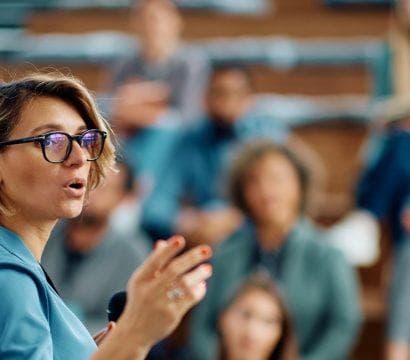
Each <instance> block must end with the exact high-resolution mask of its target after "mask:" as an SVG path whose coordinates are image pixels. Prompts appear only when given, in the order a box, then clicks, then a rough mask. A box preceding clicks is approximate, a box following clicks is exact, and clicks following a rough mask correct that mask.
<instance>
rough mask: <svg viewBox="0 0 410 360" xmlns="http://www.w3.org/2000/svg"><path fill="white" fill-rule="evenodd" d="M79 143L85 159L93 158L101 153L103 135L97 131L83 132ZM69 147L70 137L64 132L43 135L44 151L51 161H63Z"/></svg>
mask: <svg viewBox="0 0 410 360" xmlns="http://www.w3.org/2000/svg"><path fill="white" fill-rule="evenodd" d="M79 144H80V146H81V148H82V149H83V151H84V152H85V155H86V158H87V160H95V159H96V158H98V156H99V155H100V153H101V150H102V144H103V136H102V134H101V133H99V132H97V131H88V132H86V133H84V134H83V135H82V136H81V138H80V141H79ZM70 148H71V139H70V138H69V137H68V136H67V134H64V133H51V134H48V135H47V136H46V137H45V140H44V152H45V155H46V157H47V160H49V161H51V162H61V161H64V160H65V159H66V158H67V156H68V152H69V151H70Z"/></svg>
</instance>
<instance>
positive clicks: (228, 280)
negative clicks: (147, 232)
mask: <svg viewBox="0 0 410 360" xmlns="http://www.w3.org/2000/svg"><path fill="white" fill-rule="evenodd" d="M230 193H231V197H232V200H233V202H234V203H235V205H236V206H237V207H239V208H240V209H242V210H243V212H244V213H245V215H247V217H248V221H246V222H245V223H244V224H243V226H242V227H241V228H240V229H239V230H238V231H237V232H236V233H235V234H234V235H232V236H231V237H230V238H228V239H227V240H226V241H225V242H224V243H222V244H221V245H220V246H219V248H218V249H217V250H216V254H215V257H214V262H213V264H214V277H213V279H212V280H211V281H210V283H209V286H208V294H207V296H206V297H205V301H204V302H203V303H202V304H201V305H199V306H198V307H197V308H196V309H195V311H194V314H193V317H192V322H191V334H192V336H191V338H190V346H191V347H192V349H193V351H194V352H195V354H196V356H197V357H196V358H197V359H213V358H215V351H216V349H217V347H218V344H217V334H216V325H217V324H216V321H217V319H216V317H217V314H218V313H219V312H220V310H221V307H222V306H223V304H224V303H225V302H226V297H227V296H228V294H229V293H230V291H231V290H230V289H232V287H235V286H237V284H238V282H241V281H243V279H244V278H245V277H247V276H248V275H249V274H250V273H252V272H253V271H254V270H255V269H258V268H264V269H265V270H267V271H268V272H269V273H270V275H271V276H272V278H273V279H274V280H275V281H276V283H277V284H278V286H279V288H280V290H281V291H282V293H283V296H284V299H285V301H286V302H287V305H288V307H289V310H290V314H291V317H292V318H293V322H294V327H295V332H296V338H297V342H298V346H299V353H300V354H301V357H302V358H303V359H306V360H308V359H309V360H310V359H312V360H322V359H323V360H329V359H332V360H338V359H345V358H347V357H348V355H349V353H350V351H351V349H352V346H353V344H354V342H355V339H356V335H357V332H358V330H359V324H360V318H361V316H360V310H359V301H358V290H357V280H356V276H355V273H354V271H353V270H352V269H351V268H350V266H349V265H348V264H347V262H346V261H345V259H344V258H343V256H342V254H341V253H339V252H338V250H336V249H334V248H332V247H331V246H329V245H328V244H327V243H326V241H325V239H324V236H323V235H322V233H321V232H320V231H319V230H318V229H317V228H316V227H315V226H314V225H313V224H312V223H311V222H310V221H309V220H308V219H307V218H306V217H305V216H304V209H305V207H306V200H307V197H308V174H307V171H306V169H305V168H304V167H303V165H302V164H301V163H300V162H299V160H298V159H297V157H296V156H295V155H294V154H293V153H292V152H291V151H289V150H288V149H286V148H283V147H280V146H277V145H275V144H273V143H271V142H259V143H254V144H250V145H248V147H246V148H245V149H244V150H243V151H242V152H241V153H240V154H239V156H238V158H237V161H236V163H235V164H234V167H233V170H232V174H231V181H230Z"/></svg>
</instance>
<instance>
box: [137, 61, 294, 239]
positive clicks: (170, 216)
mask: <svg viewBox="0 0 410 360" xmlns="http://www.w3.org/2000/svg"><path fill="white" fill-rule="evenodd" d="M206 110H207V115H206V116H205V117H204V118H203V119H202V120H200V121H198V123H197V124H195V125H193V126H192V128H190V129H188V130H187V131H185V132H184V133H183V134H182V136H181V139H180V140H179V142H178V143H177V144H176V146H175V148H174V151H173V152H172V153H171V156H170V160H169V164H168V166H167V167H165V168H164V172H163V176H161V182H159V183H158V186H157V187H156V189H155V190H154V192H153V194H152V195H151V197H150V198H149V199H148V200H147V202H146V204H145V206H144V210H143V214H142V225H143V227H144V229H145V230H146V231H147V232H148V233H149V234H150V235H151V237H153V238H158V237H159V238H161V237H164V236H167V234H172V233H181V234H184V235H185V236H186V237H187V239H189V240H190V241H191V242H192V243H207V244H216V243H218V242H220V241H222V240H223V239H225V238H226V237H227V236H228V235H229V234H231V233H232V231H233V230H235V229H236V228H237V227H238V226H239V224H240V222H241V221H242V217H241V215H240V213H239V212H238V211H237V210H236V209H235V208H234V207H232V206H231V205H229V204H227V202H226V196H225V195H226V192H225V184H226V182H225V181H224V180H225V178H226V175H227V174H226V172H227V169H228V167H229V164H230V161H231V158H232V154H233V152H234V151H235V149H236V147H237V146H238V145H239V144H241V143H243V142H246V141H249V140H251V139H255V138H263V137H264V138H270V139H273V140H275V141H277V142H278V143H283V142H289V141H290V139H291V138H294V137H293V136H290V134H289V129H288V128H287V127H286V126H285V125H284V124H282V123H279V122H277V121H275V119H272V117H271V116H270V115H269V114H267V113H264V112H263V111H262V110H261V109H260V108H259V103H258V102H257V101H256V99H255V97H254V89H253V85H252V81H251V78H250V74H249V73H248V70H247V69H246V68H244V67H241V66H238V65H236V64H222V65H217V66H215V68H214V71H213V73H212V76H211V79H210V85H209V88H208V92H207V96H206Z"/></svg>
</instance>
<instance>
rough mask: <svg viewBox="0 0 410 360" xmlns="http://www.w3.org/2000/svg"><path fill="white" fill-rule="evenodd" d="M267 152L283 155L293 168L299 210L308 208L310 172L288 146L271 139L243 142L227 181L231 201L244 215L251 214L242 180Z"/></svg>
mask: <svg viewBox="0 0 410 360" xmlns="http://www.w3.org/2000/svg"><path fill="white" fill-rule="evenodd" d="M268 154H279V155H282V156H283V157H285V158H286V159H287V160H288V161H289V163H290V164H291V165H292V167H293V168H294V169H295V172H296V175H297V178H298V182H299V187H300V193H301V200H300V207H299V208H300V212H304V211H306V209H307V208H308V205H309V204H308V199H309V195H310V173H309V170H308V168H307V166H306V165H305V164H304V163H303V161H302V160H301V159H300V158H299V157H298V156H297V154H296V153H294V152H293V151H292V150H290V149H289V148H287V147H285V146H283V145H278V144H276V143H275V142H273V141H272V140H257V141H252V142H250V143H248V144H245V145H244V146H243V148H241V149H240V151H239V152H238V153H237V156H236V158H235V161H234V163H233V165H232V168H231V172H230V177H229V181H228V195H229V197H230V200H231V201H232V203H233V204H234V205H235V206H237V207H238V208H239V209H240V210H242V211H243V212H244V213H245V214H246V215H251V214H250V211H249V209H248V206H247V204H246V201H245V198H244V191H243V189H244V181H245V177H246V174H247V172H248V170H249V168H250V167H251V166H252V165H253V164H254V163H255V162H256V161H257V160H259V159H261V158H263V157H264V156H266V155H268Z"/></svg>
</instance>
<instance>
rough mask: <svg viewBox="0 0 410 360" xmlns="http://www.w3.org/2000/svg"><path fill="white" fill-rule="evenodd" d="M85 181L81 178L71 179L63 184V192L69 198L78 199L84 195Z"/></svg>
mask: <svg viewBox="0 0 410 360" xmlns="http://www.w3.org/2000/svg"><path fill="white" fill-rule="evenodd" d="M86 185H87V181H86V180H85V179H83V178H72V179H70V180H69V181H67V182H66V183H65V184H64V186H63V187H64V190H65V191H66V193H67V195H68V196H69V197H73V198H79V197H82V196H83V195H84V194H85V190H86Z"/></svg>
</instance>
